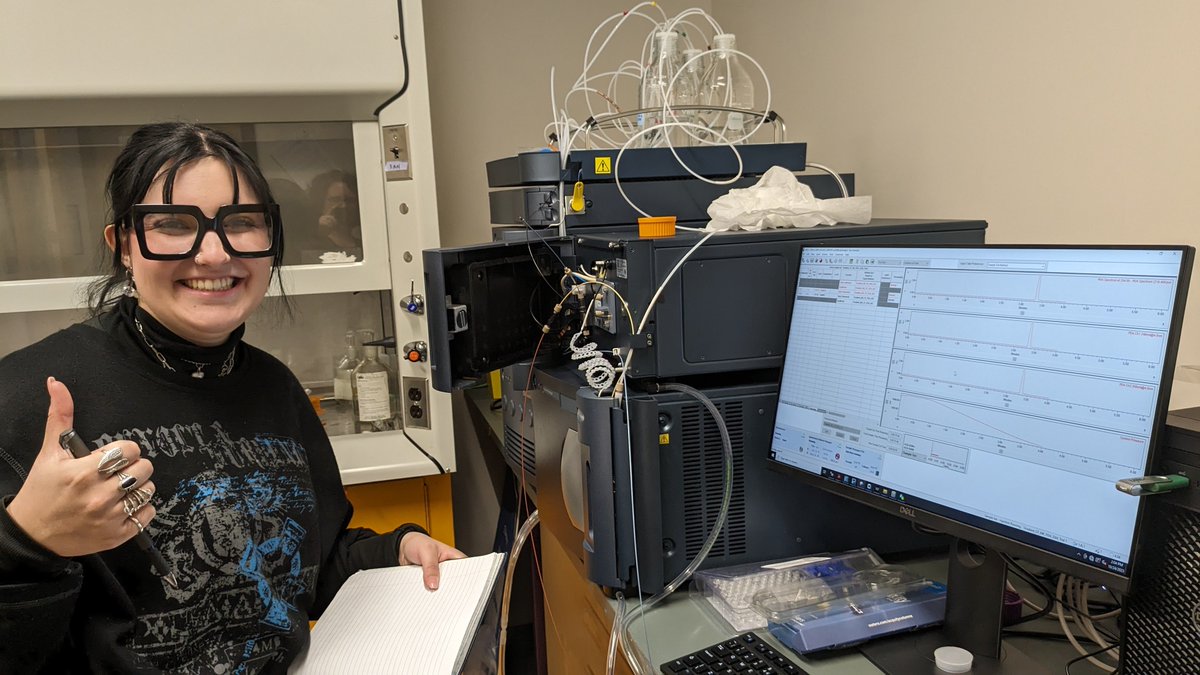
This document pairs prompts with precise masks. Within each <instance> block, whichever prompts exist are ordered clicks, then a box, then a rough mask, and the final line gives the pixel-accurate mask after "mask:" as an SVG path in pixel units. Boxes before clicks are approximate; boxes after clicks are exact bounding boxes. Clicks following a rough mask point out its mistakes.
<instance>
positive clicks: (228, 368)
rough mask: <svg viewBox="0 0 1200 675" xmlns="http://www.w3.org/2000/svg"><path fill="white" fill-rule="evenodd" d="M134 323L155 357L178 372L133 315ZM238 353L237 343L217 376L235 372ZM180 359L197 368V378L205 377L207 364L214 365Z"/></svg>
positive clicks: (193, 373) (165, 366)
mask: <svg viewBox="0 0 1200 675" xmlns="http://www.w3.org/2000/svg"><path fill="white" fill-rule="evenodd" d="M133 325H134V327H135V328H137V332H138V335H141V336H142V342H145V343H146V346H147V347H149V348H150V351H151V352H152V353H153V354H154V358H156V359H158V363H159V365H161V366H162V367H163V368H166V369H167V370H169V371H171V372H172V373H174V372H176V371H175V368H174V367H173V366H172V365H171V364H169V363H167V357H165V356H163V355H162V352H160V351H158V347H155V346H154V343H153V342H151V341H150V338H148V337H146V331H144V330H142V322H141V320H139V319H138V318H137V317H136V316H135V317H133ZM236 353H237V345H234V346H233V349H230V350H229V356H226V357H225V362H224V363H222V364H221V370H220V371H219V372H218V373H217V377H225V376H226V375H228V374H229V373H231V372H233V355H234V354H236ZM179 360H180V361H183V362H184V363H190V364H192V365H193V366H195V367H196V370H195V371H193V372H192V377H194V378H196V379H197V380H200V379H203V378H204V369H205V368H206V367H207V366H211V365H213V364H211V363H205V362H203V361H191V360H189V359H183V358H181V359H179Z"/></svg>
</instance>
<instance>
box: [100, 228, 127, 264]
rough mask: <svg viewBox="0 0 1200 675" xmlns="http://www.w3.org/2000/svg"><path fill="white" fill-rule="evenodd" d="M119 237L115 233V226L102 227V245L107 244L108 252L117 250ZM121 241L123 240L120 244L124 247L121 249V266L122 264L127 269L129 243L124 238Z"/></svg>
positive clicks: (117, 233)
mask: <svg viewBox="0 0 1200 675" xmlns="http://www.w3.org/2000/svg"><path fill="white" fill-rule="evenodd" d="M120 236H121V235H120V233H119V232H118V231H117V226H116V225H113V224H109V225H105V226H104V243H106V244H108V250H110V251H116V250H117V237H120ZM122 239H123V240H122V242H121V243H122V244H125V245H124V246H122V247H121V264H123V265H124V266H125V267H129V246H128V244H129V241H128V240H127V239H126V238H122Z"/></svg>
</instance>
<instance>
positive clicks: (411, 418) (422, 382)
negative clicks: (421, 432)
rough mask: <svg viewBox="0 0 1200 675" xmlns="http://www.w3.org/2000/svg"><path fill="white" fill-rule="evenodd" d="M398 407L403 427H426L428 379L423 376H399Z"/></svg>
mask: <svg viewBox="0 0 1200 675" xmlns="http://www.w3.org/2000/svg"><path fill="white" fill-rule="evenodd" d="M400 408H401V409H402V410H403V411H404V428H405V429H428V428H429V381H428V380H426V379H425V378H423V377H408V376H405V377H402V378H400Z"/></svg>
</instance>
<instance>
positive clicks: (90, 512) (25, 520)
mask: <svg viewBox="0 0 1200 675" xmlns="http://www.w3.org/2000/svg"><path fill="white" fill-rule="evenodd" d="M46 390H47V391H48V392H49V394H50V409H49V411H48V412H47V414H46V433H45V435H44V436H43V438H42V448H41V451H40V452H39V453H38V455H37V457H36V458H35V459H34V461H33V466H32V467H31V468H30V470H29V476H28V477H27V478H26V479H25V483H24V484H23V485H22V486H21V489H20V491H19V492H17V494H16V496H14V497H13V499H12V501H11V502H10V503H9V505H8V514H9V516H10V517H11V518H12V519H13V522H15V523H16V524H17V525H18V526H20V528H21V529H22V530H24V531H25V533H26V534H27V535H29V537H30V538H31V539H33V540H34V541H36V542H37V543H39V544H41V545H42V546H44V547H45V548H46V549H48V550H49V551H51V552H53V553H56V554H58V555H60V556H63V557H74V556H81V555H89V554H92V553H98V552H100V551H107V550H109V549H112V548H115V547H117V546H119V545H120V544H122V543H124V542H125V541H127V540H128V539H130V538H131V537H133V536H134V535H135V534H137V533H138V532H139V531H140V529H141V528H142V527H144V526H145V525H147V524H148V523H149V522H150V521H151V520H152V519H153V518H154V515H155V509H154V506H152V505H150V504H146V505H144V506H140V507H138V508H136V509H131V508H129V507H130V506H131V502H133V504H132V505H133V506H137V503H136V500H131V499H130V497H129V495H128V491H129V490H133V489H134V488H138V489H140V490H143V491H146V492H147V493H149V494H153V492H154V483H153V482H151V481H150V475H151V474H152V473H153V472H154V467H153V466H152V465H151V464H150V460H148V459H142V458H141V450H140V449H139V448H138V446H137V444H136V443H134V442H132V441H115V442H113V443H109V444H108V445H105V446H104V447H102V448H99V449H98V450H95V451H94V452H92V453H91V454H90V455H89V456H87V457H81V458H75V457H72V456H71V455H70V453H68V452H67V451H65V450H63V449H62V447H61V446H60V445H59V441H58V438H59V435H60V434H62V433H63V432H64V431H66V430H68V429H70V428H71V427H72V425H73V424H74V418H75V404H74V401H73V400H72V398H71V392H70V391H68V390H67V386H66V385H65V384H63V383H62V382H59V381H57V380H55V379H54V378H52V377H51V378H49V379H48V380H47V381H46ZM122 458H123V461H122ZM102 464H103V465H104V466H103V467H102V466H101V465H102ZM114 464H122V465H123V466H121V468H120V469H119V471H113V472H110V471H108V470H107V469H108V468H110V467H111V466H113V465H114ZM102 469H105V470H102ZM127 511H129V513H127ZM135 519H136V520H137V522H136V523H135V522H134V520H135Z"/></svg>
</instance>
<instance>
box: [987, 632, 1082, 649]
mask: <svg viewBox="0 0 1200 675" xmlns="http://www.w3.org/2000/svg"><path fill="white" fill-rule="evenodd" d="M1003 634H1004V638H1005V639H1008V638H1028V639H1031V640H1053V641H1055V642H1068V640H1067V636H1066V635H1064V634H1063V633H1062V632H1058V633H1043V632H1039V631H1034V630H1009V629H1008V628H1005V629H1004V630H1003ZM1075 639H1076V640H1079V641H1080V642H1088V643H1090V644H1093V645H1096V646H1097V647H1099V646H1100V645H1098V644H1096V641H1095V640H1093V639H1092V638H1090V637H1088V636H1086V635H1076V636H1075Z"/></svg>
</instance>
